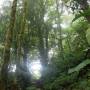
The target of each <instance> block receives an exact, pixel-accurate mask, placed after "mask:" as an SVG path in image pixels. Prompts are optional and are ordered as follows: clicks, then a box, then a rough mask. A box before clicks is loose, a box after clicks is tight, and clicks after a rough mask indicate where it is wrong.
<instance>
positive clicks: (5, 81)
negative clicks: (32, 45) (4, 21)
mask: <svg viewBox="0 0 90 90" xmlns="http://www.w3.org/2000/svg"><path fill="white" fill-rule="evenodd" d="M16 7H17V0H14V1H13V5H12V11H11V18H10V24H9V29H8V30H7V33H6V41H5V49H4V59H3V65H2V70H1V77H2V83H3V86H2V87H3V89H2V90H8V87H7V86H8V65H9V61H10V48H11V45H12V38H13V29H14V24H15V19H16V18H15V15H16Z"/></svg>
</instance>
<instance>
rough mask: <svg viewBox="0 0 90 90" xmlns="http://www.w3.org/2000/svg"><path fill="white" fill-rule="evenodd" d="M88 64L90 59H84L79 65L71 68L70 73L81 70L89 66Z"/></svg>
mask: <svg viewBox="0 0 90 90" xmlns="http://www.w3.org/2000/svg"><path fill="white" fill-rule="evenodd" d="M88 64H90V60H89V59H87V60H84V61H83V62H82V63H80V64H79V65H77V66H76V67H74V68H71V69H69V70H68V73H69V74H71V73H73V72H79V71H80V70H81V69H83V68H84V67H85V66H87V65H88Z"/></svg>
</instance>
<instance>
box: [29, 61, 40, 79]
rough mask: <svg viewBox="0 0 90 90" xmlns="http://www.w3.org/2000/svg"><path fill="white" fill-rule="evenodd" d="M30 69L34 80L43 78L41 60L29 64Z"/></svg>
mask: <svg viewBox="0 0 90 90" xmlns="http://www.w3.org/2000/svg"><path fill="white" fill-rule="evenodd" d="M28 68H29V71H30V72H31V74H32V76H33V77H34V78H36V79H39V78H40V77H41V70H42V65H41V63H40V61H39V60H37V61H33V62H31V63H29V64H28Z"/></svg>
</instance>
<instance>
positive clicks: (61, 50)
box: [56, 0, 64, 60]
mask: <svg viewBox="0 0 90 90" xmlns="http://www.w3.org/2000/svg"><path fill="white" fill-rule="evenodd" d="M56 10H57V14H58V15H57V18H58V20H57V29H58V30H59V32H60V33H59V35H60V40H59V48H60V57H61V58H62V59H63V60H64V51H63V44H62V29H61V25H60V13H59V0H56ZM61 13H62V12H61Z"/></svg>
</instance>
